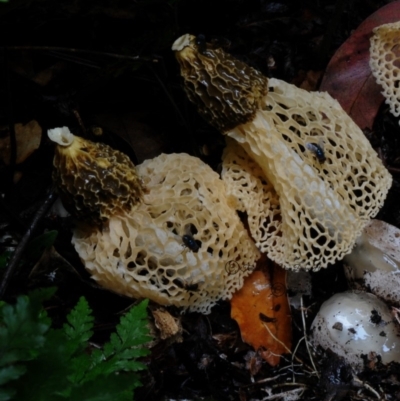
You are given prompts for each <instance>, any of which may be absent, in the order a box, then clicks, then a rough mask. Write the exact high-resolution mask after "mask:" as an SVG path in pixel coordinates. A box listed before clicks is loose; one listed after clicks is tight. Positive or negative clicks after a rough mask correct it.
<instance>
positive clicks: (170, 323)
mask: <svg viewBox="0 0 400 401" xmlns="http://www.w3.org/2000/svg"><path fill="white" fill-rule="evenodd" d="M151 313H152V315H153V317H154V324H155V326H156V327H157V329H158V330H159V331H160V338H161V339H162V340H165V339H167V338H170V337H173V336H176V338H177V341H178V342H181V341H182V325H181V322H180V320H179V319H176V318H174V317H173V316H172V315H171V314H170V313H169V312H168V311H167V310H166V309H164V308H158V309H154V310H152V311H151Z"/></svg>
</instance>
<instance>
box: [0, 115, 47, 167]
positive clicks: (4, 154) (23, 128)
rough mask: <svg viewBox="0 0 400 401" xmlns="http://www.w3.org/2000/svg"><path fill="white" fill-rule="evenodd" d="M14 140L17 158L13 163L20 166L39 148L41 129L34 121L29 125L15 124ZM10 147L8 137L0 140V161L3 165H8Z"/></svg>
mask: <svg viewBox="0 0 400 401" xmlns="http://www.w3.org/2000/svg"><path fill="white" fill-rule="evenodd" d="M14 130H15V139H16V142H17V158H16V161H15V163H16V164H20V163H22V162H23V161H25V160H26V159H27V158H28V157H29V156H30V155H31V154H32V153H33V152H34V151H35V150H36V149H38V148H39V146H40V140H41V138H42V128H41V127H40V125H39V123H38V122H37V121H35V120H32V121H29V123H27V124H25V125H23V124H19V123H18V124H15V125H14ZM10 157H11V145H10V137H9V136H7V137H5V138H2V139H0V159H1V160H2V161H3V163H4V164H6V165H9V164H10Z"/></svg>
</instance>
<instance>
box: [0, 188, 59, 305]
mask: <svg viewBox="0 0 400 401" xmlns="http://www.w3.org/2000/svg"><path fill="white" fill-rule="evenodd" d="M55 198H56V193H55V191H54V190H53V189H51V190H50V193H49V194H48V195H47V198H46V199H45V201H44V203H43V204H42V205H41V206H40V208H39V209H38V211H37V212H36V214H35V216H34V218H33V220H32V222H31V224H30V226H29V228H28V230H27V231H26V232H25V234H24V236H23V237H22V239H21V242H20V243H19V244H18V246H17V248H16V249H15V252H14V254H13V256H12V258H11V260H10V262H9V264H8V266H7V269H6V271H5V273H4V277H3V281H2V282H1V285H0V298H2V297H3V296H4V293H5V291H6V288H7V285H8V282H9V281H10V279H11V276H12V274H13V272H14V270H15V268H16V267H17V266H18V263H19V261H20V259H21V257H22V254H23V252H24V250H25V247H26V245H27V244H28V242H29V240H30V238H31V236H32V234H33V232H34V231H35V229H36V227H37V225H38V223H39V222H40V220H41V219H42V218H43V217H44V216H45V214H46V213H47V211H48V210H49V208H50V206H51V205H52V203H53V202H54V200H55Z"/></svg>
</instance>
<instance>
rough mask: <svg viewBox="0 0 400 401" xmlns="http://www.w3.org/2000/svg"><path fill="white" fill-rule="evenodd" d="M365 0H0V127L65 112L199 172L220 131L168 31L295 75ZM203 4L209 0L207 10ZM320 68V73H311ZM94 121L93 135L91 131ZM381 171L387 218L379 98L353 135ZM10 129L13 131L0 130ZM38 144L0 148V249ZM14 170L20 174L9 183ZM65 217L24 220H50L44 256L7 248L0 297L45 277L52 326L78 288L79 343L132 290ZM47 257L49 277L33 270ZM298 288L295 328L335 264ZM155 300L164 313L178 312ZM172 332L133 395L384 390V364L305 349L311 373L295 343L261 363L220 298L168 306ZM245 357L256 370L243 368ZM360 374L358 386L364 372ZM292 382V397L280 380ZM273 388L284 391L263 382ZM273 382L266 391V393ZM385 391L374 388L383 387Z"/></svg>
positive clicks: (394, 383) (336, 274)
mask: <svg viewBox="0 0 400 401" xmlns="http://www.w3.org/2000/svg"><path fill="white" fill-rule="evenodd" d="M387 3H389V1H378V0H353V1H344V0H336V1H334V0H324V1H316V0H312V1H311V0H305V1H302V2H299V1H298V0H280V1H268V0H258V1H255V0H254V1H253V0H230V1H228V0H220V1H219V2H216V1H210V0H201V1H200V0H191V1H188V0H187V1H185V0H168V1H167V0H164V1H163V0H138V1H133V0H131V1H126V0H114V1H109V0H97V1H96V2H92V1H90V0H87V1H83V0H76V1H73V2H71V1H66V0H62V1H57V2H54V1H49V0H36V1H28V0H10V1H9V3H4V4H3V3H0V42H1V52H0V83H1V84H0V129H1V131H0V135H1V136H2V137H5V136H7V135H9V134H10V132H11V137H12V135H13V125H14V123H26V122H28V121H30V120H32V119H35V120H37V121H38V122H39V124H40V126H41V127H42V129H43V132H44V133H46V132H47V129H49V128H54V127H60V126H68V127H69V128H70V130H71V131H72V132H73V133H75V134H77V135H80V136H84V137H86V138H89V139H92V140H96V141H102V142H106V143H108V144H109V145H112V146H113V147H115V148H117V149H119V150H121V151H123V152H125V153H127V154H128V155H129V156H130V157H131V158H132V160H133V161H134V162H135V163H140V162H142V161H143V160H145V159H148V158H152V157H155V156H157V155H159V154H160V153H162V152H164V153H172V152H187V153H189V154H192V155H195V156H198V157H200V158H201V159H202V160H204V161H205V162H206V163H208V164H210V165H211V166H212V167H213V168H214V169H215V170H217V169H218V164H219V163H220V157H221V151H222V148H223V146H224V142H223V138H222V136H221V135H220V134H219V133H218V132H217V131H216V130H215V129H213V128H212V127H210V126H209V125H208V124H207V123H206V122H205V121H203V120H202V119H201V118H200V117H199V116H198V115H197V113H196V110H195V108H194V107H193V106H192V105H191V104H190V103H189V101H188V100H187V98H186V96H185V93H184V92H183V89H182V86H181V79H180V75H179V68H178V64H177V63H176V61H175V59H174V55H173V53H172V51H171V45H172V43H173V41H174V40H175V39H176V38H177V37H179V36H180V35H182V34H184V33H192V34H195V35H198V34H204V35H205V37H206V40H207V41H212V42H214V44H215V45H216V46H220V47H222V48H224V49H225V50H226V51H228V52H230V53H231V54H233V55H234V56H236V57H237V58H240V59H242V60H243V61H245V62H247V63H248V64H250V65H252V66H253V67H255V68H257V69H259V70H260V71H262V72H263V73H264V74H265V75H266V76H268V77H276V78H280V79H284V80H286V81H288V82H292V83H295V84H300V83H301V82H303V81H304V80H305V79H306V77H307V73H308V72H310V71H313V72H321V73H323V71H324V69H325V68H326V66H327V64H328V62H329V60H330V58H331V57H332V55H333V54H334V52H335V51H336V50H337V48H338V47H339V46H340V45H341V44H342V43H343V42H344V41H345V40H346V39H347V38H348V37H349V35H350V34H351V32H352V31H353V30H354V29H355V28H357V26H358V25H359V24H360V23H361V22H362V21H363V20H364V19H365V18H366V17H368V16H369V15H370V14H371V13H373V12H374V11H376V10H378V9H379V8H380V7H382V6H383V5H385V4H387ZM217 5H218V10H217ZM317 76H320V77H322V75H321V74H320V75H317ZM99 132H101V133H102V135H101V136H98V135H95V134H96V133H99ZM366 134H367V135H368V138H369V139H370V140H371V143H372V144H373V146H374V147H375V148H376V149H377V150H378V151H380V155H381V156H382V158H383V160H384V162H385V163H386V165H387V166H388V167H390V168H391V171H392V173H393V175H394V184H393V188H392V190H391V191H390V194H389V196H388V199H387V201H386V203H385V206H384V208H383V209H382V211H381V212H380V214H379V216H377V217H378V218H380V219H382V220H384V221H386V222H388V223H391V224H393V225H396V226H398V227H400V209H399V208H398V199H399V196H400V182H399V177H400V174H399V173H400V166H399V163H400V162H399V161H400V159H399V157H400V143H399V141H400V140H399V138H400V136H399V125H398V123H397V121H396V120H395V119H394V118H392V117H391V116H390V115H389V113H388V110H387V107H386V106H382V108H381V111H380V113H379V116H378V118H377V120H376V124H375V127H374V130H373V132H368V133H366ZM11 143H13V141H11ZM52 158H53V146H52V145H51V143H50V141H49V140H48V139H47V136H46V135H43V137H42V141H41V145H40V148H39V150H38V151H36V152H35V153H34V154H33V155H32V156H31V157H29V158H28V159H27V160H26V161H25V162H24V163H23V164H21V165H15V147H13V146H12V147H11V164H10V165H8V166H7V165H5V164H4V163H3V162H1V161H0V177H1V182H0V202H1V203H0V227H1V230H2V232H1V238H0V239H1V243H0V245H1V247H2V248H1V251H2V252H3V251H4V250H9V251H13V250H14V249H15V247H16V245H17V244H18V243H19V241H21V238H22V237H23V236H24V234H25V233H26V232H27V230H28V229H29V227H30V224H31V221H32V219H33V218H34V216H35V214H36V213H37V210H38V209H39V208H40V207H41V205H42V204H43V202H44V200H45V198H46V196H47V191H48V189H49V188H51V170H52ZM16 172H19V173H20V176H21V178H20V179H19V180H18V182H15V174H16ZM72 224H73V223H72V221H70V220H69V219H61V218H59V217H57V216H55V215H47V216H46V217H44V218H43V219H40V221H39V224H38V227H37V228H36V231H35V232H34V234H33V236H37V235H39V234H41V233H43V232H44V230H57V231H58V236H57V239H56V242H55V245H54V246H55V249H56V251H57V252H58V254H59V255H61V257H58V256H57V257H55V256H54V255H53V256H52V257H50V258H49V260H48V261H47V262H46V263H42V265H41V270H39V271H38V269H36V271H35V272H34V274H30V273H31V271H32V269H33V267H34V266H35V265H36V263H37V261H38V259H39V257H40V255H36V256H32V255H31V256H29V257H28V256H27V254H26V253H25V254H24V255H23V257H22V259H21V260H22V263H20V264H19V267H18V269H16V271H14V272H13V275H12V277H11V281H10V282H9V283H8V285H7V288H6V291H5V299H6V300H8V301H12V300H13V299H15V297H16V296H17V295H19V294H22V293H26V292H27V291H28V290H29V289H31V288H35V287H38V286H46V285H57V286H58V292H57V296H56V298H55V299H54V300H53V301H52V308H51V315H52V317H53V319H54V322H55V324H61V322H62V321H63V318H64V317H65V315H66V314H67V313H68V311H69V310H70V308H71V307H72V306H74V305H75V304H76V302H77V300H78V298H79V297H80V296H81V295H84V296H85V297H86V298H87V300H88V301H89V304H90V305H91V307H92V308H93V310H94V314H95V317H96V330H95V337H94V339H93V341H94V342H98V343H102V342H103V341H105V340H106V339H107V338H108V336H109V334H110V332H111V330H112V329H113V328H114V327H115V324H116V323H117V322H118V320H119V313H120V312H122V311H123V310H124V309H125V308H127V307H128V306H130V305H131V304H132V302H133V301H132V300H131V299H127V298H123V297H120V296H117V295H115V294H112V293H109V292H107V291H105V290H101V289H99V288H96V287H95V286H93V285H92V284H91V281H90V278H89V276H88V274H87V273H86V271H85V270H84V268H83V266H82V265H81V262H80V261H79V258H78V256H77V254H76V253H75V251H74V249H73V247H72V245H71V244H70V237H71V230H70V229H71V226H72ZM52 271H57V274H56V277H55V279H54V280H50V278H49V275H48V274H49V273H50V272H52ZM312 282H313V292H312V295H311V296H309V297H305V299H304V303H305V306H307V307H308V309H307V313H306V326H307V329H309V327H310V324H311V322H312V320H313V317H314V316H315V314H316V312H317V311H318V308H319V306H320V304H321V303H322V302H323V301H324V300H326V299H327V298H329V297H330V296H331V295H332V294H334V293H336V292H339V291H343V290H345V289H346V288H347V285H346V282H345V278H344V275H343V273H342V269H341V264H340V263H339V264H338V265H337V266H332V267H331V268H328V269H326V270H324V271H321V272H318V273H314V274H312ZM170 312H171V313H172V314H173V315H175V316H180V312H179V310H177V309H175V308H171V309H170ZM181 322H182V325H183V329H184V331H183V342H181V343H178V342H175V343H171V342H168V341H161V342H159V343H158V344H157V345H156V346H155V347H154V348H153V349H152V353H151V356H150V357H148V358H147V359H146V361H145V362H146V364H147V365H148V371H147V372H145V373H143V377H142V382H143V384H144V385H143V387H142V388H140V389H139V390H137V391H136V393H135V394H136V396H135V398H136V400H138V401H140V400H164V399H165V400H167V399H168V400H169V399H174V400H176V399H190V400H193V399H196V400H197V399H207V400H211V399H212V400H218V401H224V400H236V399H240V400H241V401H244V400H262V399H282V400H291V399H304V400H339V399H342V400H361V399H362V400H374V399H377V397H376V394H374V393H373V392H372V391H371V390H369V387H368V386H370V387H371V388H373V389H375V390H376V391H377V393H378V394H379V396H380V397H382V398H381V399H386V400H395V399H400V373H399V370H398V368H397V367H396V366H389V367H381V366H379V364H378V365H377V366H376V367H375V368H374V369H370V368H366V369H365V371H364V372H363V373H362V374H361V375H359V378H358V382H357V381H355V380H354V376H353V373H352V371H351V369H350V368H349V367H348V366H346V365H345V364H344V363H343V361H341V360H340V359H338V358H336V357H334V356H332V355H326V354H325V353H318V354H316V355H314V360H315V363H316V368H317V370H318V372H319V377H317V375H315V374H312V371H313V368H311V366H312V364H311V361H310V357H309V354H308V351H307V349H306V347H305V345H304V341H302V342H301V343H300V345H299V347H298V349H297V354H296V356H297V357H298V360H295V361H293V362H292V359H291V356H290V355H288V356H285V357H283V359H282V362H281V364H280V365H279V366H277V367H274V368H272V367H270V366H269V365H268V364H267V363H266V362H264V361H261V360H260V358H259V357H258V355H257V354H255V353H254V352H253V349H252V348H251V347H250V346H248V345H247V344H245V343H243V342H242V340H241V337H240V332H239V329H238V326H237V324H236V322H235V321H233V320H232V319H231V318H230V305H229V302H220V303H219V304H218V305H217V306H216V307H214V308H213V310H212V313H211V314H210V315H206V316H204V315H200V314H195V313H192V314H185V315H182V316H181ZM293 336H294V339H293V344H294V346H296V345H297V343H298V342H299V341H300V339H301V338H302V337H303V336H304V329H303V325H302V321H301V313H300V310H295V309H293ZM254 366H256V368H255V367H254ZM365 383H366V384H365ZM295 391H298V392H300V391H301V392H302V393H303V395H302V396H301V398H290V397H294V395H293V394H295V393H293V392H295ZM279 393H284V394H282V395H281V396H277V394H279ZM274 394H275V395H276V396H273V395H274ZM384 397H385V398H384Z"/></svg>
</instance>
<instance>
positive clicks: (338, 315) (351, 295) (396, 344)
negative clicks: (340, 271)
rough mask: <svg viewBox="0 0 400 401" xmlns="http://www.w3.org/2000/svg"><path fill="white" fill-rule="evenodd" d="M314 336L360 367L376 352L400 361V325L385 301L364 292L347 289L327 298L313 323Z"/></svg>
mask: <svg viewBox="0 0 400 401" xmlns="http://www.w3.org/2000/svg"><path fill="white" fill-rule="evenodd" d="M311 332H312V340H313V342H314V344H315V345H320V346H321V347H322V348H324V349H325V350H328V349H329V350H331V351H333V352H334V353H336V354H337V355H339V356H341V357H343V358H344V359H345V360H346V361H347V363H349V364H350V365H352V366H353V367H354V368H355V369H356V370H361V369H362V368H363V366H364V363H365V362H368V360H369V359H370V358H371V357H373V356H375V355H376V356H378V357H380V359H381V361H382V363H384V364H388V363H390V362H398V363H399V362H400V338H399V328H398V326H397V325H396V324H395V322H394V321H393V316H392V314H391V313H390V310H389V308H388V307H387V306H386V305H385V303H384V302H382V301H381V300H379V299H378V298H377V297H376V296H375V295H372V294H368V293H363V292H357V293H355V292H350V291H348V292H343V293H339V294H335V295H334V296H333V297H331V298H330V299H328V300H327V301H325V302H324V303H323V304H322V306H321V308H320V310H319V312H318V314H317V316H316V317H315V319H314V321H313V323H312V325H311Z"/></svg>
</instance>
